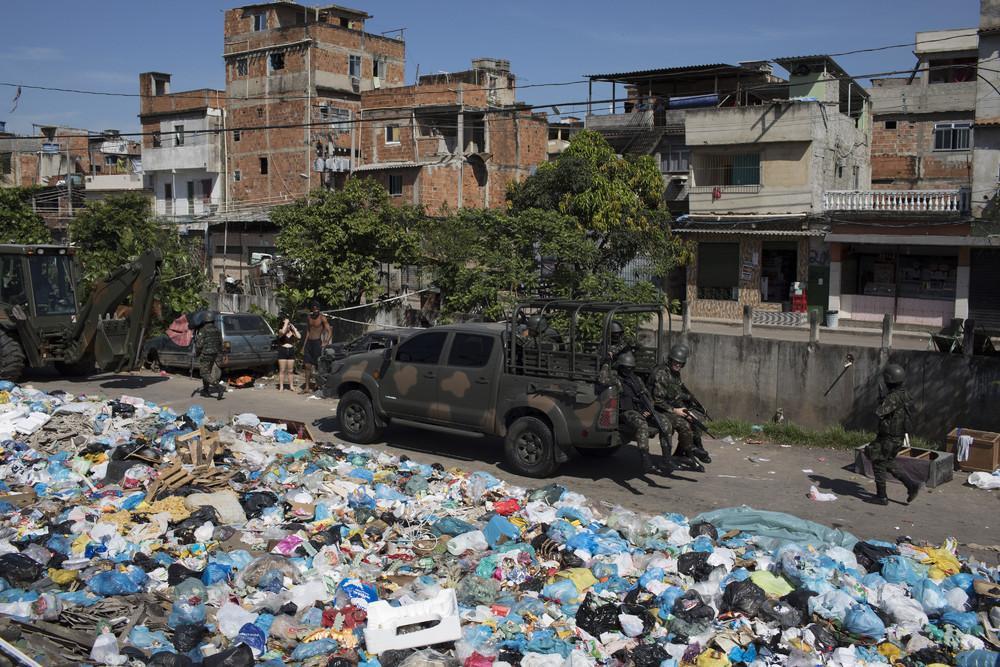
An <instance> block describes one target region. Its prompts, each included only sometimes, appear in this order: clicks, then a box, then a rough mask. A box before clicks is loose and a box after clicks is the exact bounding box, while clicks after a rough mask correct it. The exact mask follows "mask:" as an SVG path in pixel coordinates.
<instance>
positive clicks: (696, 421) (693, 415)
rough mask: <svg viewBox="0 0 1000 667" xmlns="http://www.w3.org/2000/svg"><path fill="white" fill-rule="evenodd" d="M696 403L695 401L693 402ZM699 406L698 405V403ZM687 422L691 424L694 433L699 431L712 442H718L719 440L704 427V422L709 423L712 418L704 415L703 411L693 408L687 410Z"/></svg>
mask: <svg viewBox="0 0 1000 667" xmlns="http://www.w3.org/2000/svg"><path fill="white" fill-rule="evenodd" d="M695 402H696V403H697V401H695ZM699 405H700V403H699ZM687 420H688V421H689V422H691V426H693V427H694V428H695V430H696V431H701V432H702V433H704V434H705V435H707V436H708V437H710V438H712V439H713V440H718V439H719V438H718V437H716V436H715V435H713V434H712V432H711V431H709V430H708V426H706V425H705V422H706V421H711V420H712V418H711V417H709V416H708V414H707V413H705V411H704V410H699V409H697V408H695V407H689V408H687Z"/></svg>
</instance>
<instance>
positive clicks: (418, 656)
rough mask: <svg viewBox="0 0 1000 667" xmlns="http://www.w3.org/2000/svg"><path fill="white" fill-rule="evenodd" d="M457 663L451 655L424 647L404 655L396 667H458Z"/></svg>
mask: <svg viewBox="0 0 1000 667" xmlns="http://www.w3.org/2000/svg"><path fill="white" fill-rule="evenodd" d="M458 664H459V663H458V661H457V660H455V659H454V658H452V657H451V656H449V655H445V654H444V653H439V652H438V651H435V650H434V649H430V648H426V649H422V650H420V651H414V652H413V653H411V654H410V655H408V656H406V658H405V659H404V660H403V661H402V662H400V663H399V665H398V666H397V667H458Z"/></svg>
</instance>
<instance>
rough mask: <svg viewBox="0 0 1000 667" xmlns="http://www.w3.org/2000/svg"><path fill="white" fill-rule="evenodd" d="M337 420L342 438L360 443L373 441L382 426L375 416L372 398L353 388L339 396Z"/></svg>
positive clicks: (377, 436) (379, 433) (377, 437)
mask: <svg viewBox="0 0 1000 667" xmlns="http://www.w3.org/2000/svg"><path fill="white" fill-rule="evenodd" d="M337 421H338V422H340V430H341V431H343V434H344V438H345V439H347V440H350V441H351V442H356V443H359V444H362V445H365V444H368V443H371V442H375V441H376V440H378V439H379V436H381V435H382V430H383V427H382V425H381V424H379V423H378V420H377V419H376V417H375V408H374V407H373V406H372V399H370V398H368V394H366V393H364V392H363V391H358V390H357V389H354V390H352V391H349V392H347V393H346V394H344V395H343V396H342V397H341V398H340V403H338V404H337Z"/></svg>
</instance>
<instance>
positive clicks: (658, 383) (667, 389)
mask: <svg viewBox="0 0 1000 667" xmlns="http://www.w3.org/2000/svg"><path fill="white" fill-rule="evenodd" d="M688 395H689V394H688V390H687V387H685V386H684V383H683V382H681V377H680V375H674V374H673V373H671V372H670V371H669V370H666V369H664V368H660V369H658V370H657V371H656V373H655V374H654V376H653V400H654V401H655V402H656V403H658V404H670V405H671V407H681V405H680V404H681V403H683V402H684V401H685V400H686V398H687V396H688Z"/></svg>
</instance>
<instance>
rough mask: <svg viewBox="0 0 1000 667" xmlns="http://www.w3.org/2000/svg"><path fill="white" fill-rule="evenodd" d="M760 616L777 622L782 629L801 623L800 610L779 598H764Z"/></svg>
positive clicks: (801, 615)
mask: <svg viewBox="0 0 1000 667" xmlns="http://www.w3.org/2000/svg"><path fill="white" fill-rule="evenodd" d="M760 616H761V618H764V619H767V620H769V621H773V622H775V623H777V624H778V625H780V626H781V628H782V629H783V630H785V629H788V628H794V627H796V626H799V625H801V624H802V619H803V614H802V612H801V611H799V610H798V609H796V608H795V607H793V606H792V605H790V604H788V603H787V602H782V601H781V600H764V602H763V603H762V604H761V606H760Z"/></svg>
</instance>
